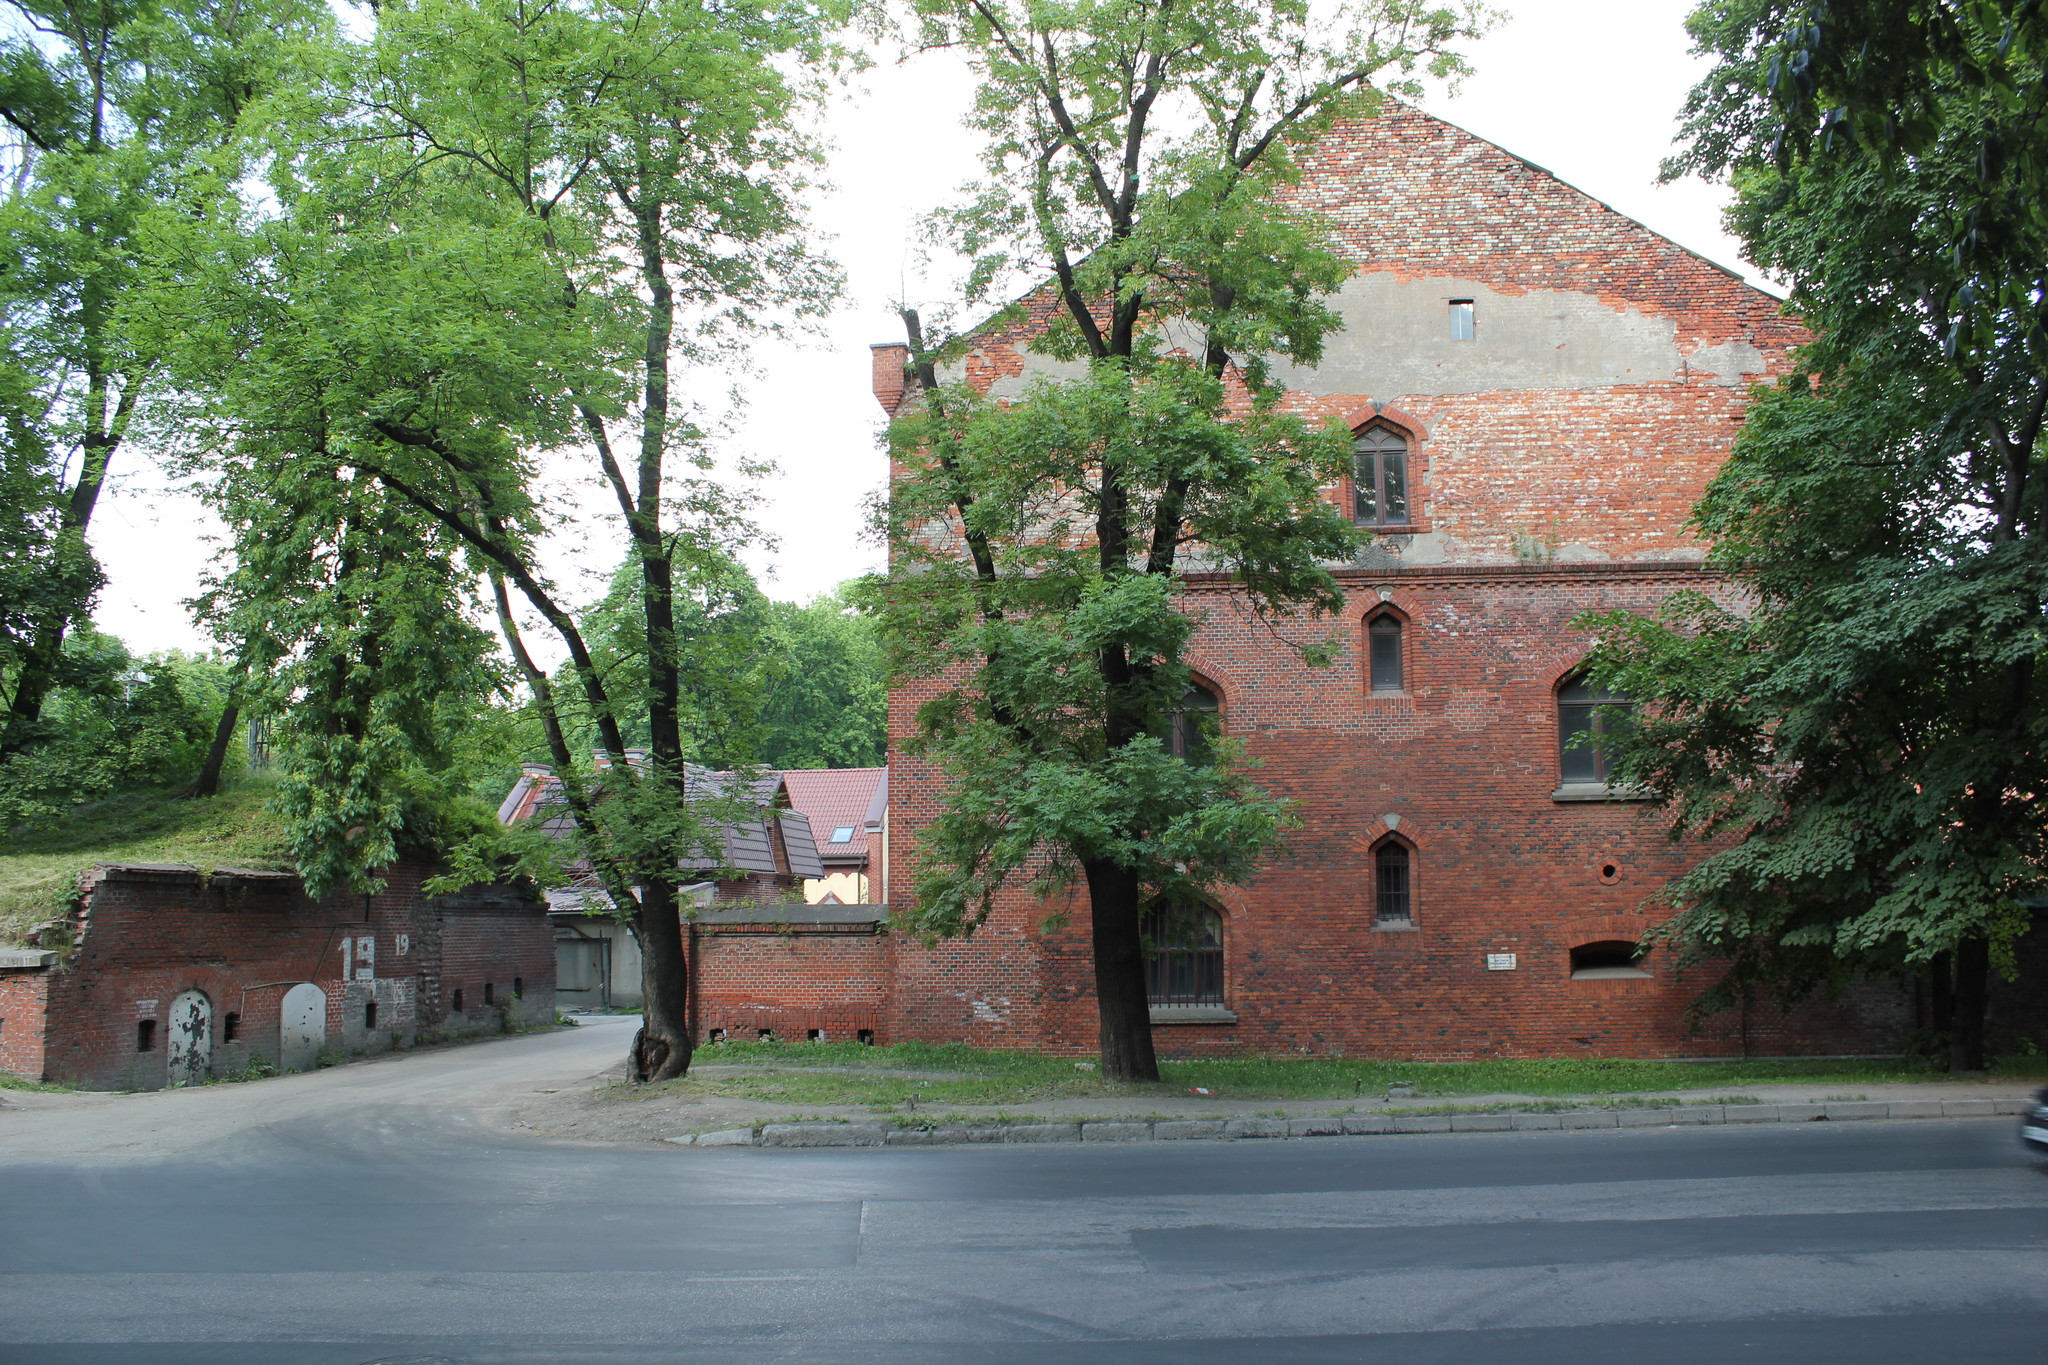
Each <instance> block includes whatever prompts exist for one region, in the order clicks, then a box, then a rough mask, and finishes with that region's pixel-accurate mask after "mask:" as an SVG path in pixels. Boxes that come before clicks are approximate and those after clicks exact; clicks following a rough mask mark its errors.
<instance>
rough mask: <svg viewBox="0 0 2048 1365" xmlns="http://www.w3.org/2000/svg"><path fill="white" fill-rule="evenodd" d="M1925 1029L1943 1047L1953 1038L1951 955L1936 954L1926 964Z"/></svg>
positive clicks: (1954, 991) (1953, 994)
mask: <svg viewBox="0 0 2048 1365" xmlns="http://www.w3.org/2000/svg"><path fill="white" fill-rule="evenodd" d="M1927 1027H1928V1028H1929V1029H1930V1030H1931V1031H1932V1032H1933V1033H1934V1034H1935V1035H1936V1036H1937V1037H1939V1038H1940V1039H1941V1041H1942V1045H1943V1046H1944V1047H1946V1046H1947V1045H1948V1042H1949V1039H1951V1038H1952V1037H1954V1036H1955V1027H1956V975H1955V961H1954V955H1953V954H1951V953H1936V954H1935V955H1934V960H1933V961H1932V962H1929V963H1928V964H1927Z"/></svg>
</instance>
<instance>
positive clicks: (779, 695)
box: [761, 589, 889, 768]
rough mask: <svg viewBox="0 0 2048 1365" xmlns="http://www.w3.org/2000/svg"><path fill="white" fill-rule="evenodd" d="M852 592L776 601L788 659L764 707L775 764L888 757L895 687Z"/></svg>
mask: <svg viewBox="0 0 2048 1365" xmlns="http://www.w3.org/2000/svg"><path fill="white" fill-rule="evenodd" d="M847 592H848V589H841V590H840V591H838V592H829V593H825V594H822V595H821V596H818V597H816V598H813V599H812V600H811V601H809V602H806V603H802V604H798V603H795V602H776V603H773V604H772V610H773V611H774V613H775V616H776V620H777V623H778V624H779V626H780V633H781V638H782V647H783V650H784V652H785V655H784V657H785V663H784V667H783V670H782V675H781V677H780V678H778V679H776V680H775V681H774V682H773V684H772V685H771V687H770V689H769V691H768V695H767V697H766V699H765V700H764V702H763V704H762V708H761V727H762V731H763V736H762V742H761V762H762V763H764V764H766V765H767V766H769V767H771V768H875V767H880V766H881V765H882V764H884V763H886V762H888V744H889V689H888V682H887V678H886V669H885V666H884V661H883V657H882V644H881V641H880V640H879V639H877V638H876V632H875V624H874V622H873V621H871V620H869V619H868V618H867V617H865V616H862V615H860V614H859V613H857V612H856V611H855V610H854V609H853V607H852V606H851V605H850V603H849V601H848V597H847Z"/></svg>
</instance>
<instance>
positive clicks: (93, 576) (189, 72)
mask: <svg viewBox="0 0 2048 1365" xmlns="http://www.w3.org/2000/svg"><path fill="white" fill-rule="evenodd" d="M0 19H4V21H5V22H4V23H0V128H4V129H5V131H6V132H7V133H9V134H11V135H12V136H11V138H9V139H7V142H6V145H5V147H4V151H0V166H4V170H5V177H4V185H5V188H4V189H0V499H5V502H4V503H0V506H4V507H5V508H6V511H7V515H6V517H5V518H0V519H4V520H5V521H6V523H7V525H6V527H5V529H4V530H0V680H4V686H5V692H6V695H5V706H6V711H5V715H4V718H0V759H8V758H12V757H13V756H15V755H19V754H21V753H23V752H24V751H26V750H28V749H30V748H32V747H33V746H35V745H36V744H38V743H40V742H43V741H44V740H45V739H47V738H49V737H50V735H51V734H52V731H51V728H50V727H49V726H47V725H44V724H43V723H42V710H43V703H44V701H45V699H46V698H47V697H48V696H49V695H50V692H51V689H52V688H54V687H56V686H58V685H60V682H61V675H62V674H63V672H64V670H65V667H66V655H65V653H64V640H65V636H66V634H67V633H68V632H69V631H70V629H71V628H72V627H73V625H74V624H75V623H77V622H80V621H82V620H84V619H85V618H86V616H87V614H88V613H89V611H90V610H91V606H92V602H93V599H94V596H95V594H96V593H97V591H98V589H99V586H100V573H99V568H98V565H97V564H96V563H95V562H94V560H93V557H92V552H91V550H90V549H89V548H88V547H87V545H86V541H85V532H86V530H87V528H88V527H89V526H90V524H91V522H92V517H93V512H94V510H95V508H96V507H97V505H98V501H99V496H100V491H101V489H102V488H103V487H104V486H105V484H106V480H107V477H108V472H109V470H110V469H112V468H114V467H115V461H116V458H117V456H118V455H122V454H125V453H126V451H127V446H128V444H129V442H130V435H131V432H132V430H133V428H134V424H135V423H136V421H137V420H138V417H139V416H140V415H142V414H143V412H144V411H145V408H146V403H145V400H146V397H147V395H149V394H150V393H151V392H152V390H153V388H155V387H157V386H158V382H159V381H160V379H161V376H162V373H163V356H162V353H161V349H160V347H158V346H157V345H156V344H154V342H153V341H152V340H151V339H150V338H148V337H147V336H139V335H137V334H136V333H135V332H134V331H133V330H131V328H130V326H129V323H130V321H131V318H132V315H133V314H134V312H135V311H136V310H137V309H138V308H142V307H147V305H148V298H149V287H150V285H151V283H152V280H153V279H154V277H155V275H156V272H157V270H158V268H159V266H160V265H161V264H162V253H161V249H160V248H161V242H160V241H159V239H158V237H157V235H156V228H157V227H158V225H160V224H161V223H163V222H164V221H165V220H166V219H169V218H178V217H185V218H191V219H199V218H206V217H208V216H211V215H214V214H217V213H220V212H222V211H223V210H224V209H225V210H226V211H227V212H229V213H230V214H231V213H232V208H231V205H232V199H233V191H232V188H231V187H232V185H233V184H234V183H235V181H236V180H237V179H238V178H239V177H240V176H241V174H242V173H243V172H244V171H245V170H246V169H247V168H248V164H249V163H248V161H247V155H246V154H247V152H248V151H249V149H250V147H251V144H250V143H249V142H247V140H246V139H244V137H243V136H242V135H243V133H244V132H245V131H246V130H247V127H248V122H247V121H248V118H249V112H250V110H251V109H252V108H253V107H254V106H256V105H257V104H258V103H260V102H261V101H262V100H263V99H265V98H266V97H267V96H268V95H270V94H272V93H274V92H275V91H276V90H277V89H279V88H280V87H281V86H284V85H288V84H290V83H292V82H294V81H297V80H299V79H301V78H303V74H304V73H303V71H302V69H301V66H300V58H301V57H302V55H303V52H304V50H305V48H306V46H307V45H308V44H309V43H313V42H316V41H318V40H319V39H321V38H322V37H323V36H325V35H327V34H329V33H331V31H332V29H333V16H332V14H331V13H330V11H329V10H328V7H327V6H326V5H324V4H320V3H317V2H316V0H254V2H253V3H248V4H235V5H216V4H210V3H204V0H152V2H151V3H139V2H137V0H111V3H107V4H100V5H72V4H61V3H52V2H51V0H9V3H8V4H7V5H6V6H5V7H4V8H0Z"/></svg>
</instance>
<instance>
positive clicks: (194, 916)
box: [0, 864, 554, 1090]
mask: <svg viewBox="0 0 2048 1365" xmlns="http://www.w3.org/2000/svg"><path fill="white" fill-rule="evenodd" d="M428 872H429V869H427V868H424V867H421V866H418V865H412V864H401V865H399V866H396V867H393V868H391V869H389V870H388V872H387V885H386V886H385V888H384V890H383V891H381V892H379V893H377V894H375V895H370V896H353V895H334V896H330V897H328V898H326V899H325V900H321V901H313V900H310V899H308V898H307V897H306V896H305V895H304V893H303V891H302V890H301V888H300V887H299V885H298V881H297V879H296V878H294V877H291V876H287V875H283V874H274V873H239V872H233V871H225V870H224V871H221V872H217V873H215V874H214V875H212V876H211V877H208V876H204V875H202V874H200V873H199V872H197V871H195V870H193V869H191V868H183V867H147V866H116V867H103V868H100V869H96V870H95V873H94V875H93V877H92V878H91V879H90V882H89V885H88V887H87V889H86V891H85V893H84V894H83V895H82V896H81V898H80V901H79V905H78V909H77V911H76V912H75V914H74V920H73V925H72V936H73V942H74V943H75V944H76V947H75V949H74V950H73V951H71V952H70V953H69V954H68V955H67V957H66V959H65V961H64V962H63V964H62V965H61V966H60V967H58V968H54V969H49V970H46V971H43V972H38V973H34V974H33V975H34V976H35V977H37V978H39V979H40V980H41V989H42V990H43V991H44V992H45V995H46V998H45V1001H44V1008H43V1010H42V1012H41V1018H40V1027H39V1028H38V1029H35V1030H34V1031H36V1032H38V1033H39V1041H40V1046H41V1052H42V1055H41V1057H40V1059H39V1061H38V1060H37V1059H35V1058H33V1057H31V1056H29V1054H28V1053H27V1052H23V1053H21V1054H19V1055H20V1057H21V1058H22V1059H23V1060H22V1063H21V1065H23V1066H34V1068H35V1069H34V1070H32V1071H28V1070H21V1071H18V1074H29V1075H40V1076H47V1077H49V1078H51V1079H59V1080H66V1081H71V1082H74V1083H77V1084H81V1085H87V1086H91V1087H94V1088H100V1089H136V1090H147V1089H155V1088H157V1087H160V1086H162V1085H164V1084H166V1083H167V1082H168V1081H169V1079H170V1076H169V1072H168V1066H167V1064H168V1061H169V1058H170V1055H171V1045H172V1038H171V1028H172V1021H171V1013H172V1005H173V1002H174V1001H176V1000H177V999H178V998H179V997H180V996H181V995H184V994H185V993H187V992H192V991H197V992H199V993H201V994H202V995H203V996H204V997H205V1002H206V1004H207V1006H208V1007H209V1009H210V1018H211V1030H210V1035H209V1039H210V1048H211V1065H210V1070H211V1072H212V1073H213V1074H216V1075H217V1074H221V1073H225V1072H232V1071H236V1070H239V1069H241V1068H242V1067H243V1066H244V1065H246V1064H247V1063H248V1062H249V1061H250V1060H251V1059H252V1058H262V1059H265V1060H267V1061H268V1062H269V1063H271V1064H272V1065H276V1064H278V1063H279V1062H280V1060H281V1047H282V1041H281V1036H280V1035H281V1022H282V1019H281V1007H282V1004H283V1001H284V998H285V995H286V993H287V992H288V991H290V990H291V989H292V988H293V987H295V986H299V985H301V984H302V983H305V984H311V985H313V986H316V987H318V988H319V989H320V991H322V992H323V993H324V996H325V1019H324V1021H322V1022H323V1029H324V1042H325V1048H326V1049H327V1050H328V1051H330V1052H331V1053H337V1054H342V1055H347V1054H354V1053H362V1052H376V1051H382V1050H386V1049H389V1048H393V1047H406V1046H411V1045H412V1044H414V1043H415V1042H418V1041H423V1040H431V1039H434V1038H438V1037H442V1036H448V1035H452V1034H461V1033H473V1032H483V1031H497V1030H499V1029H502V1028H504V1027H506V1026H507V1024H508V1023H511V1024H517V1023H523V1022H541V1021H544V1020H549V1019H552V1017H553V1012H554V946H553V934H552V931H551V930H550V929H549V927H548V924H547V919H546V915H545V912H544V909H543V908H542V907H541V906H540V905H539V903H538V902H537V901H531V900H527V899H525V898H524V897H523V896H522V894H521V893H519V892H515V891H511V890H507V889H505V888H483V889H479V890H475V891H471V892H468V893H464V894H463V895H460V896H455V897H445V898H438V899H436V898H429V897H427V896H425V895H424V894H423V893H422V892H421V890H420V883H421V881H422V879H423V878H424V877H425V876H426V875H428ZM24 975H28V974H23V973H6V974H0V980H6V981H8V982H10V983H12V982H13V980H14V979H15V978H17V977H21V976H24ZM451 977H452V978H454V979H456V980H458V981H461V982H465V983H466V982H468V981H471V980H474V981H475V983H476V993H475V994H474V995H472V996H470V997H469V998H467V999H466V1000H465V1002H464V1003H465V1006H466V1012H464V1013H461V1014H457V1013H455V1012H453V1011H452V1009H451V1007H450V1002H449V1000H447V999H444V998H443V995H442V985H443V982H444V980H447V979H449V978H451ZM515 981H517V982H519V983H520V984H521V985H523V987H524V992H523V996H521V995H516V994H515V992H514V989H513V984H514V982H515ZM487 983H488V984H491V985H492V986H493V990H492V995H493V997H494V998H493V1002H492V1004H491V1005H490V1006H485V1005H484V1003H483V1000H482V994H483V993H482V989H481V988H482V987H483V986H484V985H485V984H487ZM13 989H16V988H14V987H12V985H11V984H10V990H11V991H12V990H13ZM372 1007H374V1008H372ZM10 1008H11V1006H10ZM231 1018H232V1024H233V1028H232V1036H230V1029H229V1024H230V1019H231ZM23 1023H24V1025H29V1020H28V1019H26V1018H25V1019H24V1020H23ZM145 1024H148V1025H150V1026H151V1028H150V1030H149V1036H148V1038H147V1043H148V1046H147V1047H145V1046H143V1043H144V1041H145V1038H144V1035H143V1032H142V1030H141V1028H140V1026H142V1025H145ZM31 1027H33V1026H31ZM24 1031H25V1032H26V1031H29V1029H28V1028H25V1030H24ZM9 1032H12V1028H11V1026H10V1029H9ZM22 1046H24V1047H27V1046H28V1044H26V1043H24V1044H23V1045H22ZM15 1056H16V1054H14V1053H11V1052H10V1054H8V1057H7V1060H6V1064H7V1066H8V1069H10V1070H16V1069H17V1067H16V1063H15V1060H14V1059H15ZM302 1060H303V1059H302Z"/></svg>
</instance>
